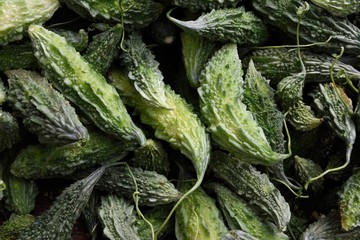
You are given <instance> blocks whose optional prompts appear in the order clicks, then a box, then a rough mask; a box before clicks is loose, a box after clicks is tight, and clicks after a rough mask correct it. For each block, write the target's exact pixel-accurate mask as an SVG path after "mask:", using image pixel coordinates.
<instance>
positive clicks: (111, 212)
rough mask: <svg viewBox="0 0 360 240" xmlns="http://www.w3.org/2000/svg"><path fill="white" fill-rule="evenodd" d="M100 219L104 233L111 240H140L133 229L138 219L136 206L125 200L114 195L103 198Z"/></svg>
mask: <svg viewBox="0 0 360 240" xmlns="http://www.w3.org/2000/svg"><path fill="white" fill-rule="evenodd" d="M99 217H100V220H101V223H102V225H103V233H104V235H105V236H106V237H107V238H109V239H110V240H130V239H131V240H140V237H139V236H138V235H137V232H136V230H135V229H134V227H133V224H134V223H135V221H136V218H137V215H136V212H135V210H134V205H133V204H131V202H128V201H127V200H125V199H124V198H122V197H120V196H117V195H113V194H108V195H105V196H101V206H100V208H99Z"/></svg>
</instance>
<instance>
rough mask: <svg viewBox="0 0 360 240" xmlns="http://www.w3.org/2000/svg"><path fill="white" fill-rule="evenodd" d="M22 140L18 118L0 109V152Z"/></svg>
mask: <svg viewBox="0 0 360 240" xmlns="http://www.w3.org/2000/svg"><path fill="white" fill-rule="evenodd" d="M19 141H20V128H19V124H18V122H17V120H16V118H15V117H14V116H13V115H11V114H10V113H8V112H4V111H3V110H1V109H0V152H1V151H3V150H5V149H7V148H11V147H13V146H14V145H15V144H16V143H17V142H19Z"/></svg>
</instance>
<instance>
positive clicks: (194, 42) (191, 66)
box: [180, 32, 217, 88]
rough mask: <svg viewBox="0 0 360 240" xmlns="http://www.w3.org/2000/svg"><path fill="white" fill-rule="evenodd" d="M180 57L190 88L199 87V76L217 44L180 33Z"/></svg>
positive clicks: (189, 34) (193, 35)
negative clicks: (181, 57)
mask: <svg viewBox="0 0 360 240" xmlns="http://www.w3.org/2000/svg"><path fill="white" fill-rule="evenodd" d="M180 37H181V43H182V48H181V51H182V56H183V62H184V66H185V71H186V76H187V79H188V81H189V83H190V85H191V86H192V87H195V88H196V87H199V85H200V84H199V76H200V73H201V71H202V70H203V67H204V65H205V64H206V62H207V61H208V59H209V57H210V56H211V55H212V54H213V52H214V51H215V47H216V46H217V44H216V43H215V42H213V41H210V40H208V39H206V38H203V37H200V36H197V35H195V34H191V33H187V32H182V33H181V34H180Z"/></svg>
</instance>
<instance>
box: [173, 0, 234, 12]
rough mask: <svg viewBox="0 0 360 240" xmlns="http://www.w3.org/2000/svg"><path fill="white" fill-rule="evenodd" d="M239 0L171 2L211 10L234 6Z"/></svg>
mask: <svg viewBox="0 0 360 240" xmlns="http://www.w3.org/2000/svg"><path fill="white" fill-rule="evenodd" d="M238 2H239V0H225V1H224V0H172V4H174V5H175V6H179V7H184V8H189V9H191V10H211V9H218V8H226V7H234V6H235V5H236V4H237V3H238Z"/></svg>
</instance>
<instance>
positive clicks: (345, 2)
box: [311, 0, 360, 17]
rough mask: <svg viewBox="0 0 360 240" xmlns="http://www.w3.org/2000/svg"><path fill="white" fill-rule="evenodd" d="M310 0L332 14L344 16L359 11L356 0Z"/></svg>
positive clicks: (359, 6)
mask: <svg viewBox="0 0 360 240" xmlns="http://www.w3.org/2000/svg"><path fill="white" fill-rule="evenodd" d="M311 2H313V3H314V4H316V5H318V6H319V7H321V8H324V9H326V10H327V11H328V12H329V13H331V14H332V15H334V16H339V17H346V16H348V15H351V14H353V13H359V12H360V2H359V1H358V0H311Z"/></svg>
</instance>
